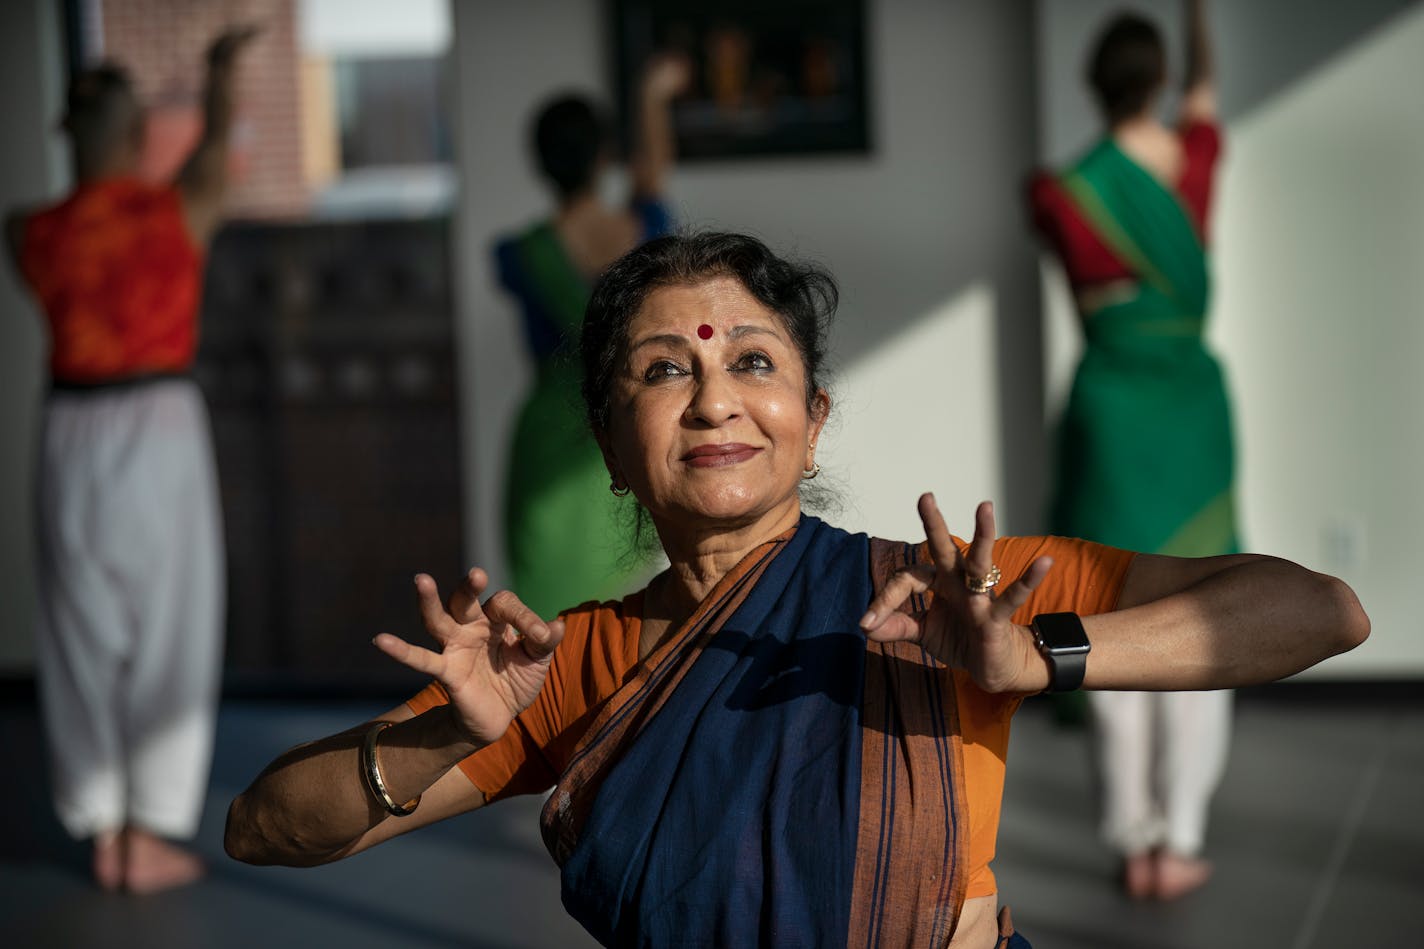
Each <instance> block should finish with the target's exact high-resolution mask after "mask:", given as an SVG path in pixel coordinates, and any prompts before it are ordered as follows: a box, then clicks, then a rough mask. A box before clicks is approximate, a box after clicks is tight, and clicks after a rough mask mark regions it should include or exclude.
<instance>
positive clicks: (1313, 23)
mask: <svg viewBox="0 0 1424 949" xmlns="http://www.w3.org/2000/svg"><path fill="white" fill-rule="evenodd" d="M1418 5H1419V0H1350V2H1349V3H1342V2H1339V0H1246V2H1242V0H1215V2H1208V4H1207V13H1208V17H1209V20H1210V28H1211V33H1212V45H1213V50H1214V53H1215V57H1216V61H1217V65H1218V67H1219V68H1218V70H1217V72H1218V75H1219V79H1220V81H1219V83H1218V88H1219V95H1220V101H1221V111H1222V116H1223V118H1224V119H1225V120H1226V121H1227V122H1232V121H1235V120H1237V119H1240V118H1242V117H1243V116H1245V115H1246V114H1247V113H1248V112H1250V111H1251V109H1253V108H1255V107H1256V106H1257V105H1259V104H1260V103H1262V102H1263V101H1265V100H1267V99H1269V98H1270V97H1271V96H1272V95H1275V94H1276V93H1278V92H1280V91H1281V90H1283V89H1285V88H1286V87H1288V86H1289V85H1290V84H1291V83H1292V82H1294V81H1296V80H1298V79H1300V78H1302V77H1304V76H1305V75H1307V74H1309V73H1310V72H1312V71H1313V70H1316V69H1319V68H1320V67H1321V66H1322V65H1324V64H1325V63H1326V62H1328V61H1329V60H1330V58H1331V57H1332V56H1335V55H1337V54H1339V53H1340V52H1341V51H1342V50H1345V49H1348V48H1349V46H1350V45H1351V44H1352V43H1354V42H1355V41H1357V40H1359V39H1360V38H1361V37H1363V36H1365V35H1366V34H1368V33H1369V32H1370V31H1371V30H1374V29H1376V28H1378V27H1380V26H1381V25H1383V24H1386V23H1387V22H1388V21H1389V20H1390V18H1391V17H1394V16H1395V15H1397V14H1399V13H1401V12H1402V11H1405V10H1407V9H1409V8H1411V7H1416V6H1418ZM1034 6H1035V15H1036V18H1037V23H1036V31H1035V32H1036V36H1037V46H1038V61H1039V76H1040V86H1039V92H1040V95H1039V99H1038V122H1039V133H1040V135H1039V144H1040V146H1041V149H1040V151H1041V157H1042V158H1044V159H1045V160H1047V161H1051V162H1060V161H1066V160H1067V159H1069V158H1071V157H1072V156H1073V154H1074V153H1075V152H1076V151H1078V150H1080V149H1082V148H1083V147H1085V146H1086V145H1087V144H1088V143H1089V142H1090V140H1091V138H1092V136H1093V135H1094V133H1095V132H1096V130H1097V128H1098V117H1097V113H1096V111H1095V110H1094V107H1093V103H1092V99H1091V98H1090V97H1089V95H1088V92H1087V88H1086V87H1085V85H1084V83H1083V80H1082V76H1083V73H1084V70H1085V66H1086V63H1087V57H1088V50H1089V48H1090V45H1091V43H1092V41H1093V38H1094V37H1095V36H1096V34H1097V32H1098V30H1099V29H1100V28H1101V27H1102V25H1103V24H1104V22H1106V20H1107V19H1108V18H1109V17H1110V16H1112V15H1113V14H1114V13H1116V12H1117V11H1119V10H1136V11H1139V12H1141V13H1143V14H1145V15H1147V16H1150V17H1152V18H1153V19H1154V20H1155V21H1156V22H1157V23H1158V24H1159V25H1160V26H1161V27H1162V29H1163V32H1164V33H1165V34H1166V38H1167V43H1168V51H1169V60H1170V62H1169V69H1170V70H1172V85H1173V87H1174V88H1175V87H1176V86H1178V85H1180V77H1181V71H1180V70H1181V67H1182V56H1181V51H1182V43H1181V37H1182V30H1181V25H1182V23H1181V21H1182V9H1183V7H1184V6H1185V4H1184V2H1183V0H1035V4H1034ZM1165 104H1166V105H1167V107H1168V108H1169V109H1170V107H1171V102H1170V100H1169V101H1168V102H1167V103H1165Z"/></svg>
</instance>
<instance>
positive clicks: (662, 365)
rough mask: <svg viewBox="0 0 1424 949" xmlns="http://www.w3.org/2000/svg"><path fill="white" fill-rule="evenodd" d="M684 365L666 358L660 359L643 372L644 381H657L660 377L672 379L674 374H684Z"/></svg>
mask: <svg viewBox="0 0 1424 949" xmlns="http://www.w3.org/2000/svg"><path fill="white" fill-rule="evenodd" d="M682 373H683V370H682V367H681V366H679V365H677V364H676V363H673V362H668V361H667V360H666V359H659V360H658V361H657V362H655V363H653V364H652V365H650V366H649V367H648V368H647V369H646V370H644V372H643V381H644V382H657V381H658V380H659V379H670V378H672V377H673V376H680V375H682Z"/></svg>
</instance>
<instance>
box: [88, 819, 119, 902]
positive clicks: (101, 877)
mask: <svg viewBox="0 0 1424 949" xmlns="http://www.w3.org/2000/svg"><path fill="white" fill-rule="evenodd" d="M93 872H94V882H95V883H97V884H99V889H101V890H105V891H107V892H109V893H112V892H114V891H115V890H117V889H119V888H121V887H122V886H123V885H124V842H123V838H122V837H121V836H120V835H119V832H118V831H116V830H106V831H103V832H102V833H98V834H95V835H94V862H93Z"/></svg>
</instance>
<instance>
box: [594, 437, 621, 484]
mask: <svg viewBox="0 0 1424 949" xmlns="http://www.w3.org/2000/svg"><path fill="white" fill-rule="evenodd" d="M593 440H594V441H596V442H597V443H598V450H599V452H601V453H602V455H603V466H604V467H605V468H607V469H608V479H609V481H610V482H611V483H612V484H613V485H615V486H616V485H619V484H620V483H622V480H623V469H622V468H621V467H620V466H619V464H618V458H617V456H615V455H614V454H613V446H612V444H610V443H609V441H608V433H607V432H605V431H595V432H594V433H593Z"/></svg>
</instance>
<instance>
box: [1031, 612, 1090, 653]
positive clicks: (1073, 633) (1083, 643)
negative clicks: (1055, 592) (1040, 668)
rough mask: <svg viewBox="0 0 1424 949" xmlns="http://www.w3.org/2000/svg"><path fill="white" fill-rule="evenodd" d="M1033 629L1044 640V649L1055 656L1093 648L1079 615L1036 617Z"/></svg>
mask: <svg viewBox="0 0 1424 949" xmlns="http://www.w3.org/2000/svg"><path fill="white" fill-rule="evenodd" d="M1033 628H1034V629H1035V630H1037V631H1038V635H1039V638H1040V639H1041V640H1043V647H1044V648H1045V649H1047V650H1048V651H1049V652H1050V653H1053V654H1054V655H1062V654H1065V653H1075V652H1087V651H1088V650H1089V649H1091V648H1092V646H1091V644H1090V643H1089V642H1088V633H1087V631H1086V630H1085V629H1083V621H1082V620H1080V619H1079V618H1078V614H1077V613H1041V614H1039V615H1038V616H1035V617H1034V619H1033Z"/></svg>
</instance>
